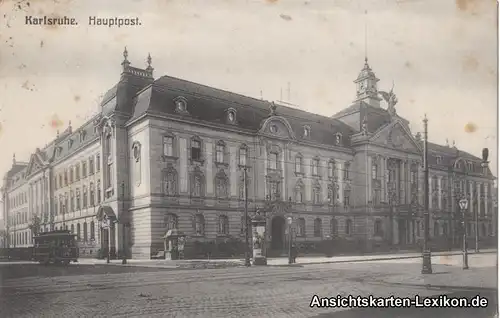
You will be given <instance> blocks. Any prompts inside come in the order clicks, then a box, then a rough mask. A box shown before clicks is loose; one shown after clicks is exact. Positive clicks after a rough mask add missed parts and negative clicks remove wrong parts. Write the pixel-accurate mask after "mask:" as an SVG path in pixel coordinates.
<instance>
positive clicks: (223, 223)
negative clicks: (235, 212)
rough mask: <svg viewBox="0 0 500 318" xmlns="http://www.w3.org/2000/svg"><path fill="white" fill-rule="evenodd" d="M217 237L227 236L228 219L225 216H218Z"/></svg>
mask: <svg viewBox="0 0 500 318" xmlns="http://www.w3.org/2000/svg"><path fill="white" fill-rule="evenodd" d="M218 234H219V235H228V234H229V219H228V217H227V216H225V215H220V216H219V229H218Z"/></svg>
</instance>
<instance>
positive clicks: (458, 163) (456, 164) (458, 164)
mask: <svg viewBox="0 0 500 318" xmlns="http://www.w3.org/2000/svg"><path fill="white" fill-rule="evenodd" d="M455 169H460V162H459V161H457V162H455Z"/></svg>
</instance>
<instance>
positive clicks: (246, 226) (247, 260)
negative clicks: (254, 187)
mask: <svg viewBox="0 0 500 318" xmlns="http://www.w3.org/2000/svg"><path fill="white" fill-rule="evenodd" d="M243 173H244V175H243V182H244V186H245V266H246V267H250V265H251V264H250V248H249V242H248V235H249V231H248V223H249V222H248V182H247V181H248V180H247V167H244V168H243Z"/></svg>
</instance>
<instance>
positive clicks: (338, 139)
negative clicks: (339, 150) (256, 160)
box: [335, 133, 342, 145]
mask: <svg viewBox="0 0 500 318" xmlns="http://www.w3.org/2000/svg"><path fill="white" fill-rule="evenodd" d="M335 143H336V144H337V145H340V144H342V134H341V133H336V134H335Z"/></svg>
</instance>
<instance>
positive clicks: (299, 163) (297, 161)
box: [295, 157, 302, 173]
mask: <svg viewBox="0 0 500 318" xmlns="http://www.w3.org/2000/svg"><path fill="white" fill-rule="evenodd" d="M295 172H296V173H301V172H302V158H300V157H297V158H295Z"/></svg>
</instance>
